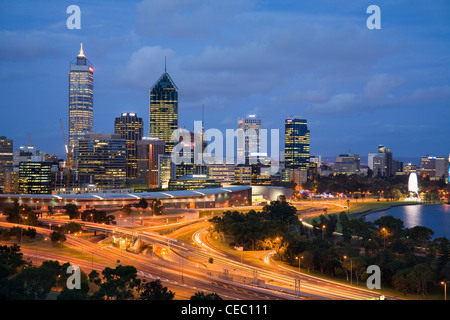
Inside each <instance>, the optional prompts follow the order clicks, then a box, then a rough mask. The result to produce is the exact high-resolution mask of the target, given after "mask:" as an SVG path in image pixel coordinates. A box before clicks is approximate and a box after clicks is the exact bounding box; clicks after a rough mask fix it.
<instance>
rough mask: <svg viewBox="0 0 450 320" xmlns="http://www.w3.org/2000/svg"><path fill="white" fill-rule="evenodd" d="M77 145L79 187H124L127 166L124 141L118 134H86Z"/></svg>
mask: <svg viewBox="0 0 450 320" xmlns="http://www.w3.org/2000/svg"><path fill="white" fill-rule="evenodd" d="M78 144H79V147H78V148H79V155H78V174H79V179H80V183H79V185H80V186H82V185H84V184H96V185H97V187H98V188H99V189H114V188H122V187H124V186H125V180H126V164H127V162H126V145H125V144H126V141H125V139H122V138H121V137H120V135H118V134H96V133H88V134H85V135H84V137H83V138H82V139H81V140H79V142H78Z"/></svg>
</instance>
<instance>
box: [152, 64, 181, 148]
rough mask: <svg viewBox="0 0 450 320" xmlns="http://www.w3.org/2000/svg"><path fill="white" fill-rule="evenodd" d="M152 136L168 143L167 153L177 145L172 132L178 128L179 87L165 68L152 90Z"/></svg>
mask: <svg viewBox="0 0 450 320" xmlns="http://www.w3.org/2000/svg"><path fill="white" fill-rule="evenodd" d="M149 124H150V137H156V138H159V139H160V140H163V141H164V142H165V143H166V146H165V153H166V154H170V153H172V150H173V147H174V145H175V143H174V141H172V133H173V131H174V130H177V129H178V89H177V86H176V85H175V83H174V82H173V81H172V78H171V77H170V76H169V74H168V73H167V69H166V68H165V70H164V73H163V74H162V76H161V77H160V78H159V79H158V81H156V83H155V84H154V85H153V87H152V88H151V90H150V122H149Z"/></svg>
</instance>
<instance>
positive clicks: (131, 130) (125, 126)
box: [114, 113, 144, 179]
mask: <svg viewBox="0 0 450 320" xmlns="http://www.w3.org/2000/svg"><path fill="white" fill-rule="evenodd" d="M143 130H144V124H143V122H142V118H138V116H137V115H136V114H135V113H122V116H120V117H118V118H116V121H115V123H114V133H116V134H119V135H120V137H121V138H122V139H125V140H126V149H127V178H130V179H136V178H137V170H138V169H137V142H138V141H139V140H141V139H142V135H143Z"/></svg>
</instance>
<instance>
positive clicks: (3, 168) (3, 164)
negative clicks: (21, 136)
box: [0, 136, 13, 190]
mask: <svg viewBox="0 0 450 320" xmlns="http://www.w3.org/2000/svg"><path fill="white" fill-rule="evenodd" d="M12 169H13V141H12V140H11V139H7V138H6V137H3V136H2V137H0V190H2V189H3V187H4V186H5V173H6V172H7V171H11V170H12Z"/></svg>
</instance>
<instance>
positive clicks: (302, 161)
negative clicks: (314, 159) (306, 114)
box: [284, 117, 310, 170]
mask: <svg viewBox="0 0 450 320" xmlns="http://www.w3.org/2000/svg"><path fill="white" fill-rule="evenodd" d="M284 129H285V131H284V161H285V167H286V168H288V169H301V170H308V167H309V146H310V137H309V130H308V126H307V123H306V120H305V119H301V118H299V117H292V118H289V119H286V121H285V123H284Z"/></svg>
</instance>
